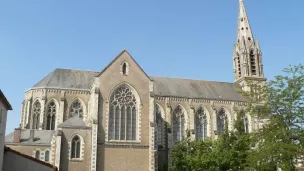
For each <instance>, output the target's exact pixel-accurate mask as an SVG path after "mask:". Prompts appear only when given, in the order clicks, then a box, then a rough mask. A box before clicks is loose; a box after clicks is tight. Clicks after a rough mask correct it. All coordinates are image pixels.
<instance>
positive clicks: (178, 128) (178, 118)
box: [173, 105, 185, 142]
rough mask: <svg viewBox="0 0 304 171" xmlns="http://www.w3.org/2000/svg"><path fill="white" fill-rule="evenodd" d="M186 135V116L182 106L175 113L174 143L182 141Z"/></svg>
mask: <svg viewBox="0 0 304 171" xmlns="http://www.w3.org/2000/svg"><path fill="white" fill-rule="evenodd" d="M184 135H185V114H184V111H183V109H182V107H181V106H180V105H178V106H177V107H176V108H175V109H174V111H173V141H174V142H176V141H180V140H181V139H182V137H183V136H184Z"/></svg>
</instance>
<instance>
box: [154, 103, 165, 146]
mask: <svg viewBox="0 0 304 171" xmlns="http://www.w3.org/2000/svg"><path fill="white" fill-rule="evenodd" d="M155 110H156V123H157V144H158V145H163V131H164V129H163V128H164V120H163V118H162V116H161V110H160V107H159V106H158V105H155Z"/></svg>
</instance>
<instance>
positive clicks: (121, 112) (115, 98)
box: [109, 85, 137, 140]
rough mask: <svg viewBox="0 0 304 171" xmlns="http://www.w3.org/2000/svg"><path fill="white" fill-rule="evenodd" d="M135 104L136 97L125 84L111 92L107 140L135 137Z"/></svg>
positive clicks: (134, 138)
mask: <svg viewBox="0 0 304 171" xmlns="http://www.w3.org/2000/svg"><path fill="white" fill-rule="evenodd" d="M136 104H137V102H136V98H135V96H134V94H133V92H132V90H131V89H130V88H129V87H128V86H127V85H122V86H120V87H119V88H117V89H116V90H115V91H114V92H113V94H112V96H111V99H110V104H109V105H110V106H109V107H110V112H109V140H136V139H137V108H136Z"/></svg>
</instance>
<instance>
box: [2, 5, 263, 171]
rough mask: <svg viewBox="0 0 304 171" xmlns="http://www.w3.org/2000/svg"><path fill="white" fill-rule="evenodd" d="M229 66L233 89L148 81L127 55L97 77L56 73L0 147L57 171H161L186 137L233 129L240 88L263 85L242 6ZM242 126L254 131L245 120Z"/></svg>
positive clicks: (36, 91) (34, 92) (253, 123)
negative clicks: (33, 158)
mask: <svg viewBox="0 0 304 171" xmlns="http://www.w3.org/2000/svg"><path fill="white" fill-rule="evenodd" d="M232 62H233V71H234V83H229V82H215V81H205V80H191V79H181V78H169V77H154V76H150V75H148V74H147V73H145V71H144V70H143V69H142V68H141V67H140V66H139V65H138V63H137V62H136V61H135V60H134V58H133V57H132V56H131V54H129V53H128V51H127V50H123V51H122V52H120V53H119V54H118V55H117V56H116V57H115V58H114V59H113V60H112V62H111V63H110V64H109V65H108V66H107V67H106V68H104V69H103V70H102V71H85V70H72V69H61V68H57V69H55V70H54V71H53V72H51V73H49V74H48V75H47V76H45V77H44V78H42V79H41V80H40V81H38V82H37V83H36V84H35V85H34V86H33V87H32V88H30V89H28V90H27V91H26V92H25V98H24V101H23V103H22V111H21V123H20V127H19V128H16V129H15V130H14V132H12V133H10V134H8V135H7V136H6V138H5V144H6V146H8V147H9V148H11V149H14V150H16V151H19V152H21V153H23V154H27V155H30V156H33V157H35V158H37V159H39V160H41V161H44V162H47V163H50V164H53V165H55V166H57V167H58V168H59V170H60V171H124V170H126V171H127V170H128V171H155V170H159V171H165V170H167V169H168V167H169V166H170V154H169V153H170V149H171V148H172V147H173V146H174V143H175V142H177V141H179V140H181V138H182V137H183V136H184V135H185V134H186V131H189V132H190V135H191V138H192V139H193V141H195V140H199V139H203V140H205V139H206V138H211V139H217V137H218V136H219V135H221V134H222V132H223V130H224V128H225V124H228V129H229V130H232V129H233V124H234V121H235V119H236V113H237V110H236V109H238V108H240V106H241V105H242V104H243V103H245V102H246V101H247V100H246V99H245V98H244V97H243V96H242V94H241V93H242V91H248V86H246V82H247V81H253V82H254V83H256V84H265V83H266V78H265V77H264V73H263V63H262V52H261V49H260V46H259V43H258V42H257V40H256V39H255V38H254V36H253V34H252V30H251V27H250V24H249V19H248V16H247V13H246V9H245V6H244V2H243V0H239V15H238V28H237V39H236V42H235V45H234V49H233V56H232ZM244 123H245V124H244V126H245V130H246V131H247V132H251V131H254V130H255V129H258V128H259V126H260V124H259V123H258V122H257V119H255V118H254V117H251V116H250V115H249V114H245V117H244Z"/></svg>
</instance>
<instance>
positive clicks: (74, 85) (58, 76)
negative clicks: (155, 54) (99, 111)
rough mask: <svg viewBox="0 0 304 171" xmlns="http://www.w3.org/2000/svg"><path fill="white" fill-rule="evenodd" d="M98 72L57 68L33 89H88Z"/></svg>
mask: <svg viewBox="0 0 304 171" xmlns="http://www.w3.org/2000/svg"><path fill="white" fill-rule="evenodd" d="M97 73H98V72H94V71H83V70H72V69H61V68H57V69H55V70H54V71H53V72H51V73H50V74H49V75H47V76H46V77H44V78H43V79H42V80H41V81H39V82H38V83H37V84H35V85H34V86H33V87H34V88H65V89H90V87H91V83H92V81H93V79H94V76H95V75H96V74H97Z"/></svg>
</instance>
